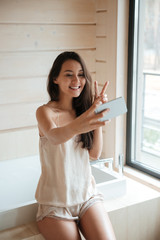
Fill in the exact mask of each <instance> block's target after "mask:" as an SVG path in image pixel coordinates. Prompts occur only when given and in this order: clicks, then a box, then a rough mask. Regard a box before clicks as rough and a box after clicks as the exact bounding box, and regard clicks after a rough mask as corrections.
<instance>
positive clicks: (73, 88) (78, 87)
mask: <svg viewBox="0 0 160 240" xmlns="http://www.w3.org/2000/svg"><path fill="white" fill-rule="evenodd" d="M69 88H70V89H72V90H78V89H80V86H76V87H71V86H70V87H69Z"/></svg>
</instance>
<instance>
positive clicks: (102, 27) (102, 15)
mask: <svg viewBox="0 0 160 240" xmlns="http://www.w3.org/2000/svg"><path fill="white" fill-rule="evenodd" d="M107 14H108V12H99V13H97V14H96V16H97V27H96V36H107V28H106V24H107V21H109V19H108V18H107Z"/></svg>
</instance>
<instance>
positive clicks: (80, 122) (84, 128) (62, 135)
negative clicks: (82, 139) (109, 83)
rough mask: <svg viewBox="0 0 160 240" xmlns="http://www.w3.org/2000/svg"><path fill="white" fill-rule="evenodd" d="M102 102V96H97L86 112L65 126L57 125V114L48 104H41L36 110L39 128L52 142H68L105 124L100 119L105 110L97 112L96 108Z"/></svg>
mask: <svg viewBox="0 0 160 240" xmlns="http://www.w3.org/2000/svg"><path fill="white" fill-rule="evenodd" d="M100 102H101V97H99V98H97V99H96V100H95V102H94V103H93V105H92V106H91V107H90V108H89V109H88V110H87V111H86V112H84V113H83V114H81V115H80V116H79V117H77V118H75V119H74V120H73V121H71V122H70V123H68V124H66V125H65V126H63V127H56V124H55V119H56V114H55V116H53V112H52V110H51V109H49V108H48V107H46V106H41V107H39V108H38V109H37V112H36V117H37V121H38V127H39V130H40V132H42V133H43V135H45V136H46V137H47V138H48V139H49V140H50V141H51V142H52V144H55V145H56V144H60V143H63V142H66V141H68V140H69V139H71V138H72V137H74V136H76V135H79V134H82V133H86V132H89V131H92V130H95V129H97V128H99V127H101V126H104V125H105V123H104V122H100V121H99V119H100V118H102V117H103V116H104V113H105V111H103V112H101V113H99V114H95V109H96V108H97V106H98V105H99V104H100Z"/></svg>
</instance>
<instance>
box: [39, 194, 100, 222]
mask: <svg viewBox="0 0 160 240" xmlns="http://www.w3.org/2000/svg"><path fill="white" fill-rule="evenodd" d="M103 200H104V198H103V195H102V194H101V193H98V194H96V195H93V196H92V197H91V198H89V199H88V200H87V201H86V202H84V203H82V204H78V205H75V206H71V207H53V206H49V205H42V204H39V206H38V212H37V221H40V220H42V219H43V218H44V217H50V218H57V219H63V220H72V221H73V220H76V221H77V220H80V218H81V217H82V216H83V214H84V213H85V212H86V211H87V209H88V208H90V207H91V206H92V205H93V204H95V203H98V202H103Z"/></svg>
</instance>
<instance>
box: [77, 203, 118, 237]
mask: <svg viewBox="0 0 160 240" xmlns="http://www.w3.org/2000/svg"><path fill="white" fill-rule="evenodd" d="M80 230H81V232H82V233H83V235H84V237H85V238H86V239H87V240H115V239H116V238H115V235H114V231H113V228H112V224H111V222H110V220H109V217H108V214H107V211H106V210H105V207H104V205H103V203H96V204H94V205H93V206H91V207H90V208H89V209H88V210H87V211H86V212H85V213H84V215H83V216H82V218H81V219H80Z"/></svg>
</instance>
